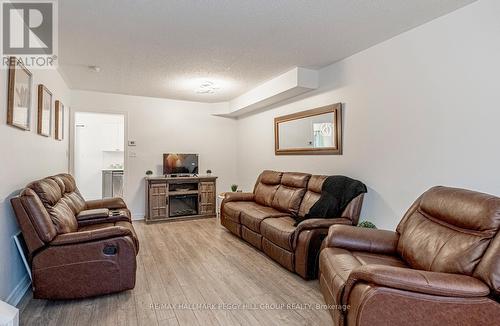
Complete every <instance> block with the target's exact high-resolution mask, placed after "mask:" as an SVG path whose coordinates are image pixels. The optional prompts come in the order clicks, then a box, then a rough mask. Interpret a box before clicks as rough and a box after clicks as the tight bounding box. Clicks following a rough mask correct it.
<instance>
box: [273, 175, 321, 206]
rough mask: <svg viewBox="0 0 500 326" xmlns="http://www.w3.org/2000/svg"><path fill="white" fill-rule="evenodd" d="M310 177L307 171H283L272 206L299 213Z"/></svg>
mask: <svg viewBox="0 0 500 326" xmlns="http://www.w3.org/2000/svg"><path fill="white" fill-rule="evenodd" d="M310 177H311V175H310V174H307V173H298V172H285V173H283V175H282V177H281V182H280V185H279V186H278V188H277V189H276V193H275V194H274V198H273V201H272V204H271V206H272V207H273V208H275V209H277V210H279V211H281V212H286V213H290V214H292V215H297V214H298V211H299V207H300V203H301V202H302V198H303V197H304V194H305V192H306V188H307V183H308V181H309V178H310Z"/></svg>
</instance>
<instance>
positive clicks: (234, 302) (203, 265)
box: [20, 219, 332, 326]
mask: <svg viewBox="0 0 500 326" xmlns="http://www.w3.org/2000/svg"><path fill="white" fill-rule="evenodd" d="M134 227H135V229H136V231H137V234H138V236H139V241H140V245H141V248H140V253H139V255H138V256H137V260H138V266H137V283H136V287H135V289H134V290H132V291H127V292H122V293H118V294H112V295H106V296H102V297H98V298H93V299H84V300H67V301H48V300H36V299H32V298H29V297H28V298H25V300H24V301H23V303H22V304H21V309H22V310H21V316H20V317H21V324H22V325H99V326H101V325H148V326H149V325H189V326H194V325H330V324H331V323H332V321H331V319H330V315H329V313H328V311H327V310H325V308H324V306H322V305H324V301H323V297H322V295H321V293H320V291H319V285H318V281H317V280H314V281H304V280H303V279H301V278H300V277H299V276H297V275H295V274H292V273H290V272H288V271H287V270H285V269H284V268H282V267H281V266H279V265H278V264H277V263H275V262H274V261H272V260H271V259H269V258H268V257H266V256H265V255H264V254H263V253H261V252H259V251H258V250H256V249H254V248H253V247H252V246H250V245H249V244H247V243H245V242H244V241H242V240H241V239H239V238H237V237H235V236H233V235H232V234H231V233H229V232H228V231H226V230H225V229H223V228H222V227H220V226H219V225H218V224H217V222H216V220H215V219H204V220H195V221H183V222H172V223H161V224H160V223H158V224H145V223H144V222H134ZM98 281H99V280H96V282H98ZM287 304H288V306H287ZM308 305H310V306H308Z"/></svg>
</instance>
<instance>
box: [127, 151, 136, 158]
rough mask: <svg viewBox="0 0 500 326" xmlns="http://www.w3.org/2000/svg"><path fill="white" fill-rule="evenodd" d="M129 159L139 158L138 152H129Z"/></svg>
mask: <svg viewBox="0 0 500 326" xmlns="http://www.w3.org/2000/svg"><path fill="white" fill-rule="evenodd" d="M128 157H137V153H136V152H128Z"/></svg>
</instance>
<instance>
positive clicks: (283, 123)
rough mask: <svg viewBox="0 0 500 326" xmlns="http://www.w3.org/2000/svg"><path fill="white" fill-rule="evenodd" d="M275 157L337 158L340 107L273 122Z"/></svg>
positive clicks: (308, 112) (330, 106) (326, 108)
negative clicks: (322, 156)
mask: <svg viewBox="0 0 500 326" xmlns="http://www.w3.org/2000/svg"><path fill="white" fill-rule="evenodd" d="M274 150H275V154H276V155H318V154H325V155H341V154H342V104H341V103H337V104H333V105H328V106H324V107H320V108H316V109H312V110H307V111H302V112H297V113H293V114H289V115H285V116H282V117H277V118H275V119H274Z"/></svg>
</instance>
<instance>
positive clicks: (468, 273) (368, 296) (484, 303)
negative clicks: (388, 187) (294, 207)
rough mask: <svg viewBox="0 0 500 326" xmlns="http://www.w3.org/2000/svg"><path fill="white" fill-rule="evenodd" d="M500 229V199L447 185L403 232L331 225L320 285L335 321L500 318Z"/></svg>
mask: <svg viewBox="0 0 500 326" xmlns="http://www.w3.org/2000/svg"><path fill="white" fill-rule="evenodd" d="M499 228H500V198H498V197H494V196H491V195H487V194H482V193H478V192H473V191H468V190H463V189H456V188H447V187H435V188H431V189H430V190H428V191H427V192H425V193H424V194H423V195H422V196H421V197H420V198H418V199H417V201H416V202H415V203H414V204H413V205H412V206H411V207H410V209H409V210H408V212H407V213H406V215H405V216H404V217H403V219H402V221H401V222H400V223H399V225H398V227H397V229H396V232H392V231H384V230H375V229H363V228H357V227H349V226H344V225H335V226H332V227H331V229H330V231H329V234H328V237H327V238H326V239H325V243H324V246H325V247H326V248H324V249H323V250H322V251H321V254H320V287H321V291H322V292H323V295H324V297H325V300H326V302H327V303H328V304H329V305H331V308H333V309H331V310H330V311H331V313H332V317H333V320H334V325H370V326H373V325H375V326H376V325H384V326H385V325H500V304H499V303H498V298H499V294H500V233H499V232H498V230H499ZM334 305H337V307H335V306H334Z"/></svg>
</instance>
